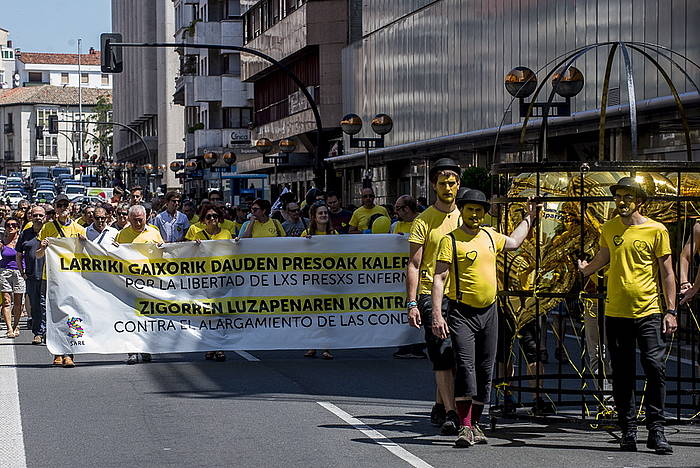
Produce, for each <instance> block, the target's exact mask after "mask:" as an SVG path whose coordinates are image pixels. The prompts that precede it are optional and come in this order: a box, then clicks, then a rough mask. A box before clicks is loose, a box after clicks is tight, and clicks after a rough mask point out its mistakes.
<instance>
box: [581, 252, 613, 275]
mask: <svg viewBox="0 0 700 468" xmlns="http://www.w3.org/2000/svg"><path fill="white" fill-rule="evenodd" d="M608 263H610V249H608V248H607V247H601V248H600V250H598V252H597V253H596V254H595V256H594V257H593V259H592V260H591V261H590V262H587V261H585V260H579V261H578V269H579V271H580V272H581V274H583V276H584V277H585V276H590V275H592V274H593V273H595V272H596V271H598V270H600V269H601V268H603V267H604V266H605V265H607V264H608Z"/></svg>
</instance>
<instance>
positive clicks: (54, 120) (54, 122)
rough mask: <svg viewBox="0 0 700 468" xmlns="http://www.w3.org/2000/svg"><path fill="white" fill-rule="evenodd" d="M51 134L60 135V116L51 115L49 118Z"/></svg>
mask: <svg viewBox="0 0 700 468" xmlns="http://www.w3.org/2000/svg"><path fill="white" fill-rule="evenodd" d="M49 133H50V134H51V135H58V116H57V115H50V116H49Z"/></svg>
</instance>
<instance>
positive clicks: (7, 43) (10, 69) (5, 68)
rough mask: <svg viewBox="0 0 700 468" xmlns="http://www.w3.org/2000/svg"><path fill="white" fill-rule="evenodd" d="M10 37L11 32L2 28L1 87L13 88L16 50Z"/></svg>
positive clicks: (0, 41) (0, 55)
mask: <svg viewBox="0 0 700 468" xmlns="http://www.w3.org/2000/svg"><path fill="white" fill-rule="evenodd" d="M9 37H10V32H9V31H8V30H6V29H2V28H0V89H6V88H11V87H12V81H13V77H14V74H15V50H14V49H13V48H12V41H11V40H10V39H9Z"/></svg>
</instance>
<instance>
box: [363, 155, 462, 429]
mask: <svg viewBox="0 0 700 468" xmlns="http://www.w3.org/2000/svg"><path fill="white" fill-rule="evenodd" d="M461 172H462V171H461V169H460V167H459V166H458V165H457V163H456V162H454V161H453V160H452V159H450V158H442V159H439V160H438V161H437V162H436V163H435V165H434V166H433V167H432V168H431V169H430V173H429V176H430V182H431V184H432V186H433V190H434V191H435V194H436V195H437V200H435V203H434V204H433V205H432V206H430V207H429V208H427V209H426V210H425V211H423V212H422V213H421V214H420V215H418V217H416V218H415V219H414V220H413V225H412V226H411V233H410V235H409V238H408V242H409V246H410V247H409V249H410V250H409V255H408V266H407V268H406V301H407V302H406V307H407V309H408V323H409V325H410V326H413V327H416V328H420V327H421V326H423V328H424V330H425V342H426V344H427V350H428V357H429V358H430V361H431V362H432V363H433V371H435V381H436V385H437V392H436V403H435V405H434V406H433V409H432V411H431V412H430V421H431V422H432V423H433V424H435V425H439V426H441V432H442V433H443V434H444V435H454V434H457V430H458V428H459V418H458V416H457V412H456V411H455V403H454V366H455V361H454V354H453V351H452V342H451V341H450V337H449V336H448V337H446V338H444V339H443V338H440V337H438V336H436V335H435V334H434V333H433V328H432V323H433V315H441V314H446V313H447V300H442V305H441V306H440V308H439V309H433V301H432V299H431V297H430V294H431V293H432V289H433V274H434V273H435V255H436V253H437V249H438V246H439V244H440V240H441V239H442V237H443V236H444V235H445V234H447V233H448V232H452V231H454V230H455V229H457V227H458V226H459V225H460V224H461V219H460V214H459V210H458V209H457V206H456V205H455V198H456V196H457V191H458V190H459V184H460V180H459V177H460V173H461ZM363 193H364V192H363Z"/></svg>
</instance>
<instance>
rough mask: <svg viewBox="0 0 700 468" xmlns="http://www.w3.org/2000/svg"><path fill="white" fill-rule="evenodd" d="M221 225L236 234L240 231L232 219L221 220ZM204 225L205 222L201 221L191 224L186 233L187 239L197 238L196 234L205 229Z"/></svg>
mask: <svg viewBox="0 0 700 468" xmlns="http://www.w3.org/2000/svg"><path fill="white" fill-rule="evenodd" d="M219 226H220V227H221V229H226V230H227V231H229V232H230V233H232V234H234V235H235V234H236V233H237V232H238V229H236V224H235V223H234V222H233V221H231V220H230V219H224V220H223V221H221V222H220V223H219ZM204 227H205V226H204V223H203V222H201V223H200V222H197V223H194V224H192V225H190V227H189V229H188V230H187V232H186V233H185V239H187V240H195V236H196V234H197V232H198V231H201V230H202V229H204Z"/></svg>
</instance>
